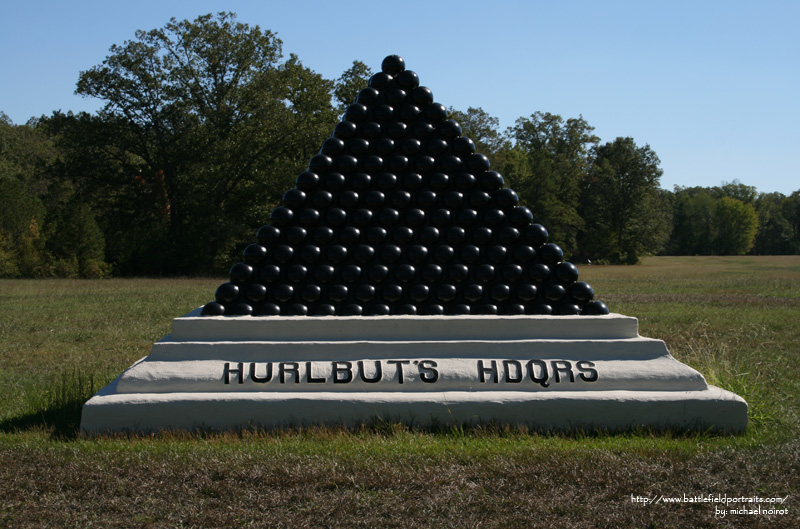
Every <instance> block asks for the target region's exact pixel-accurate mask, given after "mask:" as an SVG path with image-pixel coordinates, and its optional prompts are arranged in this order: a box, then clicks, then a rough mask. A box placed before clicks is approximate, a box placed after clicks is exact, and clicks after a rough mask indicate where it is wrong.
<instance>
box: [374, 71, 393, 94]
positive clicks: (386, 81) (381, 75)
mask: <svg viewBox="0 0 800 529" xmlns="http://www.w3.org/2000/svg"><path fill="white" fill-rule="evenodd" d="M392 80H393V77H392V76H391V75H390V74H388V73H386V72H378V73H376V74H375V75H373V76H372V77H370V78H369V86H371V87H372V88H377V89H378V90H381V89H383V88H388V87H389V86H390V85H391V84H392Z"/></svg>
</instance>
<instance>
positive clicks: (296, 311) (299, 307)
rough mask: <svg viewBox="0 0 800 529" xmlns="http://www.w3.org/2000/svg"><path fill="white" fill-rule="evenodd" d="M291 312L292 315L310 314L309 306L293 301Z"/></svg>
mask: <svg viewBox="0 0 800 529" xmlns="http://www.w3.org/2000/svg"><path fill="white" fill-rule="evenodd" d="M289 314H290V315H292V316H308V306H307V305H304V304H303V303H292V305H291V306H290V307H289Z"/></svg>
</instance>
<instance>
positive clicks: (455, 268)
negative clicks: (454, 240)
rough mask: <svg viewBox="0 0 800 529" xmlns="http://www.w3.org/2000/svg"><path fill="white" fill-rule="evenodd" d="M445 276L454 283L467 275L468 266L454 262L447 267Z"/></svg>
mask: <svg viewBox="0 0 800 529" xmlns="http://www.w3.org/2000/svg"><path fill="white" fill-rule="evenodd" d="M447 277H449V278H450V280H451V281H453V282H454V283H460V282H461V281H464V280H465V279H466V278H468V277H469V267H467V265H464V264H454V265H450V266H449V267H448V268H447Z"/></svg>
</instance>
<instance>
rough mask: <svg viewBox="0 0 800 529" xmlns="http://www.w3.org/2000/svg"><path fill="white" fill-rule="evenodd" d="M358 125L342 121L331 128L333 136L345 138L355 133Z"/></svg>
mask: <svg viewBox="0 0 800 529" xmlns="http://www.w3.org/2000/svg"><path fill="white" fill-rule="evenodd" d="M357 131H358V126H357V125H356V124H355V123H353V122H352V121H342V122H340V123H339V124H338V125H336V128H334V129H333V137H334V138H339V139H342V140H346V139H348V138H352V137H353V136H355V135H356V132H357Z"/></svg>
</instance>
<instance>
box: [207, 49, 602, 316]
mask: <svg viewBox="0 0 800 529" xmlns="http://www.w3.org/2000/svg"><path fill="white" fill-rule="evenodd" d="M381 70H382V71H381V72H380V73H378V74H375V75H374V76H372V78H371V79H370V80H369V86H368V87H367V88H364V89H363V90H362V91H361V92H360V93H359V94H358V97H357V98H356V101H355V103H354V104H352V105H350V107H348V109H347V111H346V112H345V113H344V117H343V119H342V121H341V122H340V123H339V124H338V125H337V126H336V128H335V130H334V131H333V135H332V136H331V137H330V138H328V139H327V140H325V142H324V143H323V144H322V148H321V150H320V152H319V154H317V155H316V156H314V157H313V158H312V159H311V162H310V163H309V166H308V170H307V171H305V172H303V173H301V174H300V175H299V176H298V177H297V183H296V187H295V188H294V189H291V190H289V191H288V192H287V193H286V195H285V196H284V197H283V204H282V205H281V206H279V207H277V208H275V210H273V212H272V213H271V215H270V223H269V224H268V225H266V226H263V227H262V228H261V229H260V230H258V235H257V239H258V242H256V243H254V244H251V245H249V246H248V247H247V248H245V250H244V256H243V261H242V262H240V263H237V264H235V265H233V267H232V268H231V270H230V281H229V282H227V283H224V284H222V285H220V287H219V288H218V289H217V292H216V299H215V301H212V302H211V303H208V304H207V305H205V306H204V307H203V310H202V314H203V315H208V316H219V315H225V316H248V315H252V316H386V315H415V314H416V315H465V314H485V315H491V314H498V315H522V314H545V315H546V314H553V315H575V314H585V315H603V314H608V313H609V310H608V307H607V306H606V305H605V304H604V303H602V302H600V301H594V300H593V297H594V291H593V290H592V287H591V286H589V285H588V284H587V283H585V282H583V281H578V269H577V268H576V267H575V265H573V264H572V263H569V262H565V261H563V257H564V253H563V251H562V250H561V248H559V247H558V246H557V245H555V244H553V243H549V242H547V239H548V232H547V229H545V227H544V226H542V225H541V224H537V223H535V222H534V216H533V214H532V213H531V211H530V210H529V209H528V208H526V207H524V206H520V205H518V202H519V198H518V197H517V194H516V193H515V192H514V191H513V190H511V189H508V188H505V187H503V185H504V181H503V177H502V175H500V173H498V172H497V171H492V170H491V168H490V164H489V159H488V158H487V157H486V156H484V155H483V154H478V153H476V152H475V144H474V143H473V141H472V140H471V139H469V138H468V137H466V136H462V135H461V126H460V125H459V124H458V123H457V122H455V121H453V120H451V119H447V110H446V109H445V107H444V106H443V105H441V104H439V103H436V102H434V100H433V94H432V92H431V91H430V90H429V89H428V88H426V87H424V86H420V84H419V77H418V76H417V74H416V73H414V72H413V71H410V70H406V69H405V62H404V61H403V59H402V58H401V57H398V56H397V55H391V56H389V57H386V59H384V60H383V63H382V64H381Z"/></svg>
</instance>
